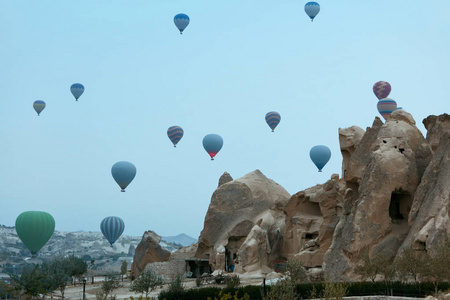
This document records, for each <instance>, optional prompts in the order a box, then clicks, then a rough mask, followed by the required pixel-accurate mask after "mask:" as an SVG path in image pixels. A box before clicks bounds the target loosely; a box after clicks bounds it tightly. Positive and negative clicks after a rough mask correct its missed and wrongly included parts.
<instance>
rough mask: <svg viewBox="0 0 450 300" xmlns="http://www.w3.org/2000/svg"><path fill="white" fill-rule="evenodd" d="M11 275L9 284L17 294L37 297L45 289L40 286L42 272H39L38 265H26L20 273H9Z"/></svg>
mask: <svg viewBox="0 0 450 300" xmlns="http://www.w3.org/2000/svg"><path fill="white" fill-rule="evenodd" d="M9 276H10V277H11V285H12V286H13V289H14V290H15V291H17V292H18V293H19V295H28V296H31V297H38V296H39V295H40V294H43V293H44V292H45V291H44V290H43V288H42V284H41V280H42V278H43V276H42V274H41V273H40V272H39V265H35V266H34V267H33V268H30V267H26V268H24V269H23V272H22V275H21V276H20V275H15V274H9Z"/></svg>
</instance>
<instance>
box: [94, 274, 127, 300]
mask: <svg viewBox="0 0 450 300" xmlns="http://www.w3.org/2000/svg"><path fill="white" fill-rule="evenodd" d="M120 287H122V285H121V284H120V283H119V280H117V279H116V278H115V277H114V276H112V275H109V276H107V277H106V278H105V281H103V283H102V285H101V287H100V291H98V292H97V294H96V295H95V297H96V299H97V300H115V299H116V295H115V294H113V293H114V291H115V290H117V289H118V288H120Z"/></svg>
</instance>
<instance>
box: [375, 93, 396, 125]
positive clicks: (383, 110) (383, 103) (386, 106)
mask: <svg viewBox="0 0 450 300" xmlns="http://www.w3.org/2000/svg"><path fill="white" fill-rule="evenodd" d="M377 108H378V112H379V113H380V114H381V115H382V116H383V118H384V119H385V120H388V119H389V118H390V117H391V113H392V112H393V111H394V110H396V109H397V102H395V100H393V99H391V98H384V99H381V100H380V101H378V104H377Z"/></svg>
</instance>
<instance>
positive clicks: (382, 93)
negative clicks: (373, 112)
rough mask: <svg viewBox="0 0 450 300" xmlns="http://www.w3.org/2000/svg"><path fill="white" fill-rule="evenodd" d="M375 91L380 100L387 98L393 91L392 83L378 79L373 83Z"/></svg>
mask: <svg viewBox="0 0 450 300" xmlns="http://www.w3.org/2000/svg"><path fill="white" fill-rule="evenodd" d="M373 93H374V94H375V96H377V98H378V100H381V99H384V98H387V97H388V96H389V94H390V93H391V85H390V84H389V82H387V81H378V82H376V83H375V84H374V85H373Z"/></svg>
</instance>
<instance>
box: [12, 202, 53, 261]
mask: <svg viewBox="0 0 450 300" xmlns="http://www.w3.org/2000/svg"><path fill="white" fill-rule="evenodd" d="M54 231H55V219H53V217H52V216H51V215H50V214H49V213H46V212H43V211H26V212H23V213H21V214H20V215H19V216H18V217H17V219H16V232H17V235H18V236H19V238H20V239H21V240H22V242H23V243H24V244H25V246H26V247H27V248H28V249H29V250H30V252H31V254H33V255H34V254H36V253H37V252H38V251H39V250H41V248H42V247H44V245H45V244H46V243H47V242H48V240H49V239H50V238H51V237H52V235H53V232H54Z"/></svg>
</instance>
